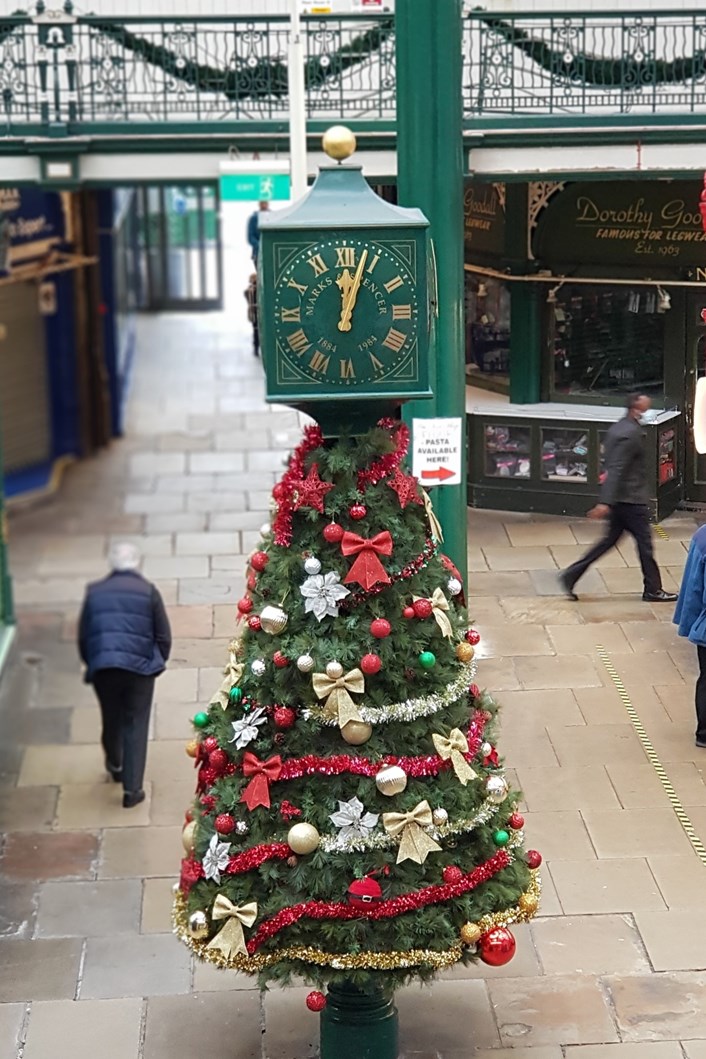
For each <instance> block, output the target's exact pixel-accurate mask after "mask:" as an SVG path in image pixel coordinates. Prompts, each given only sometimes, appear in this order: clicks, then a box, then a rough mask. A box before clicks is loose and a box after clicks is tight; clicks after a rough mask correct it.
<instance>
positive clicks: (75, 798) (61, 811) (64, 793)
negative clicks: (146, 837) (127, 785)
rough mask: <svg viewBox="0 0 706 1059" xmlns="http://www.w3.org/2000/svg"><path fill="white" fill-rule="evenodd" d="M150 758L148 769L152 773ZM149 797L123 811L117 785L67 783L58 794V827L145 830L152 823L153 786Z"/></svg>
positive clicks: (147, 783) (121, 794) (146, 789)
mask: <svg viewBox="0 0 706 1059" xmlns="http://www.w3.org/2000/svg"><path fill="white" fill-rule="evenodd" d="M149 767H150V766H149V758H148V762H147V769H148V774H149ZM144 787H145V794H146V795H147V797H146V798H145V800H144V802H142V803H141V804H140V805H136V806H134V807H133V808H132V809H123V789H122V787H121V786H120V784H118V783H109V782H107V781H105V782H103V783H65V784H64V785H63V786H62V787H61V789H60V791H59V805H58V807H57V810H56V826H57V828H60V829H61V830H76V831H80V830H81V829H83V828H87V829H89V830H94V831H95V830H98V828H101V827H111V828H116V827H125V828H130V829H131V828H134V827H146V826H147V825H148V824H149V822H150V793H151V785H150V783H149V781H146V782H145V785H144Z"/></svg>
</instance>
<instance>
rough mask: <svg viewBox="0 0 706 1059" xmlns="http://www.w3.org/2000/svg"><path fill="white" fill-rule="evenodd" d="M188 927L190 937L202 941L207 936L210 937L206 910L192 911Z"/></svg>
mask: <svg viewBox="0 0 706 1059" xmlns="http://www.w3.org/2000/svg"><path fill="white" fill-rule="evenodd" d="M186 929H187V930H188V932H189V937H190V938H194V940H195V941H202V940H203V939H204V938H205V937H208V919H207V918H206V914H205V912H192V913H191V915H190V916H189V920H188V923H187V927H186Z"/></svg>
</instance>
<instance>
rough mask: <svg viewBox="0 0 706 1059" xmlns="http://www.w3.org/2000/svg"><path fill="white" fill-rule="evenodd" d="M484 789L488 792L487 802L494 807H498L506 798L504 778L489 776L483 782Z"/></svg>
mask: <svg viewBox="0 0 706 1059" xmlns="http://www.w3.org/2000/svg"><path fill="white" fill-rule="evenodd" d="M485 789H486V791H487V792H488V800H489V801H491V802H493V803H494V804H495V805H500V803H501V802H504V801H505V799H506V798H507V793H508V785H507V780H506V779H505V777H504V776H489V777H488V779H487V780H486V781H485Z"/></svg>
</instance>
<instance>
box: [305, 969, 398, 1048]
mask: <svg viewBox="0 0 706 1059" xmlns="http://www.w3.org/2000/svg"><path fill="white" fill-rule="evenodd" d="M397 1022H398V1020H397V1008H396V1007H395V1005H394V1002H393V1000H392V999H391V998H388V997H386V996H385V994H384V993H383V991H382V989H380V988H379V987H378V988H376V989H373V990H371V991H370V992H364V991H363V990H361V989H357V988H356V987H355V986H354V985H351V984H350V983H344V984H343V985H331V986H329V989H328V994H327V1004H326V1007H325V1008H324V1010H323V1011H322V1012H321V1059H397V1054H398V1040H397Z"/></svg>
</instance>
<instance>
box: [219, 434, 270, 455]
mask: <svg viewBox="0 0 706 1059" xmlns="http://www.w3.org/2000/svg"><path fill="white" fill-rule="evenodd" d="M269 442H270V437H269V434H268V433H267V431H266V430H253V431H247V430H216V432H215V433H214V435H213V447H214V448H215V449H216V451H218V452H236V451H238V450H243V451H248V450H250V449H251V448H254V449H264V448H266V447H267V445H268V444H269Z"/></svg>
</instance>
